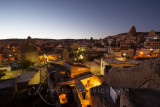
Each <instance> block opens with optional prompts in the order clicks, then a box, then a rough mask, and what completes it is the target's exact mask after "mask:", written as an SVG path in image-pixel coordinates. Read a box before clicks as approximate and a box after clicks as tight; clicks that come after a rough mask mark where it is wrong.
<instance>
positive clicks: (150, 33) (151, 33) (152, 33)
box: [148, 30, 157, 37]
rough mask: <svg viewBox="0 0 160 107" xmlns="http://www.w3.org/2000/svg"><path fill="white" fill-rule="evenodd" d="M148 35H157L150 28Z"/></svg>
mask: <svg viewBox="0 0 160 107" xmlns="http://www.w3.org/2000/svg"><path fill="white" fill-rule="evenodd" d="M148 36H152V37H153V36H157V35H156V33H155V31H154V30H151V31H150V32H149V33H148Z"/></svg>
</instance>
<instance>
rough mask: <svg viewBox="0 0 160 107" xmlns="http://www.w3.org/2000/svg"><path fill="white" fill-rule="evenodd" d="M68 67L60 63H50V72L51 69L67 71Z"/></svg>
mask: <svg viewBox="0 0 160 107" xmlns="http://www.w3.org/2000/svg"><path fill="white" fill-rule="evenodd" d="M66 70H67V69H66V68H65V67H64V66H63V65H60V64H53V63H50V66H49V67H48V72H51V71H57V72H58V71H66Z"/></svg>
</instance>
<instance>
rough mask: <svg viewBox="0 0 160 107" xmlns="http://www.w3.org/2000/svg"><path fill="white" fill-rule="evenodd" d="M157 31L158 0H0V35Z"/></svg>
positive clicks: (103, 34)
mask: <svg viewBox="0 0 160 107" xmlns="http://www.w3.org/2000/svg"><path fill="white" fill-rule="evenodd" d="M132 25H135V27H136V30H137V31H139V32H149V31H150V30H152V29H154V30H156V31H160V0H0V39H5V38H27V36H31V37H32V38H53V39H66V38H73V39H80V38H82V39H84V38H90V37H93V38H104V37H107V36H109V35H115V34H119V33H124V32H128V31H129V29H130V27H131V26H132Z"/></svg>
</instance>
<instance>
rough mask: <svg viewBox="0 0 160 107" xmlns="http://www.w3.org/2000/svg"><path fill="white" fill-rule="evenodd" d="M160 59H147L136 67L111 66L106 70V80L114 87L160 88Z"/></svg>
mask: <svg viewBox="0 0 160 107" xmlns="http://www.w3.org/2000/svg"><path fill="white" fill-rule="evenodd" d="M159 69H160V59H152V60H147V61H145V62H143V63H141V64H138V65H136V66H134V67H126V68H114V67H113V68H111V69H109V72H107V71H105V72H104V81H105V83H106V84H109V85H111V86H112V87H114V88H117V89H121V88H134V89H136V88H148V89H155V90H158V89H160V77H159V76H160V71H159Z"/></svg>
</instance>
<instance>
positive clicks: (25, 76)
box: [17, 70, 37, 83]
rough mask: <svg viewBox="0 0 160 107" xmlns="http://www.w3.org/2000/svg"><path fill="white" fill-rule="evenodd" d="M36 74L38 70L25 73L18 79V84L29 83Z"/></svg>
mask: <svg viewBox="0 0 160 107" xmlns="http://www.w3.org/2000/svg"><path fill="white" fill-rule="evenodd" d="M36 73H37V70H31V71H25V72H23V73H22V74H21V75H20V76H19V77H18V80H17V82H18V83H22V82H28V81H29V80H30V79H31V78H32V77H33V76H34V75H35V74H36Z"/></svg>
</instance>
